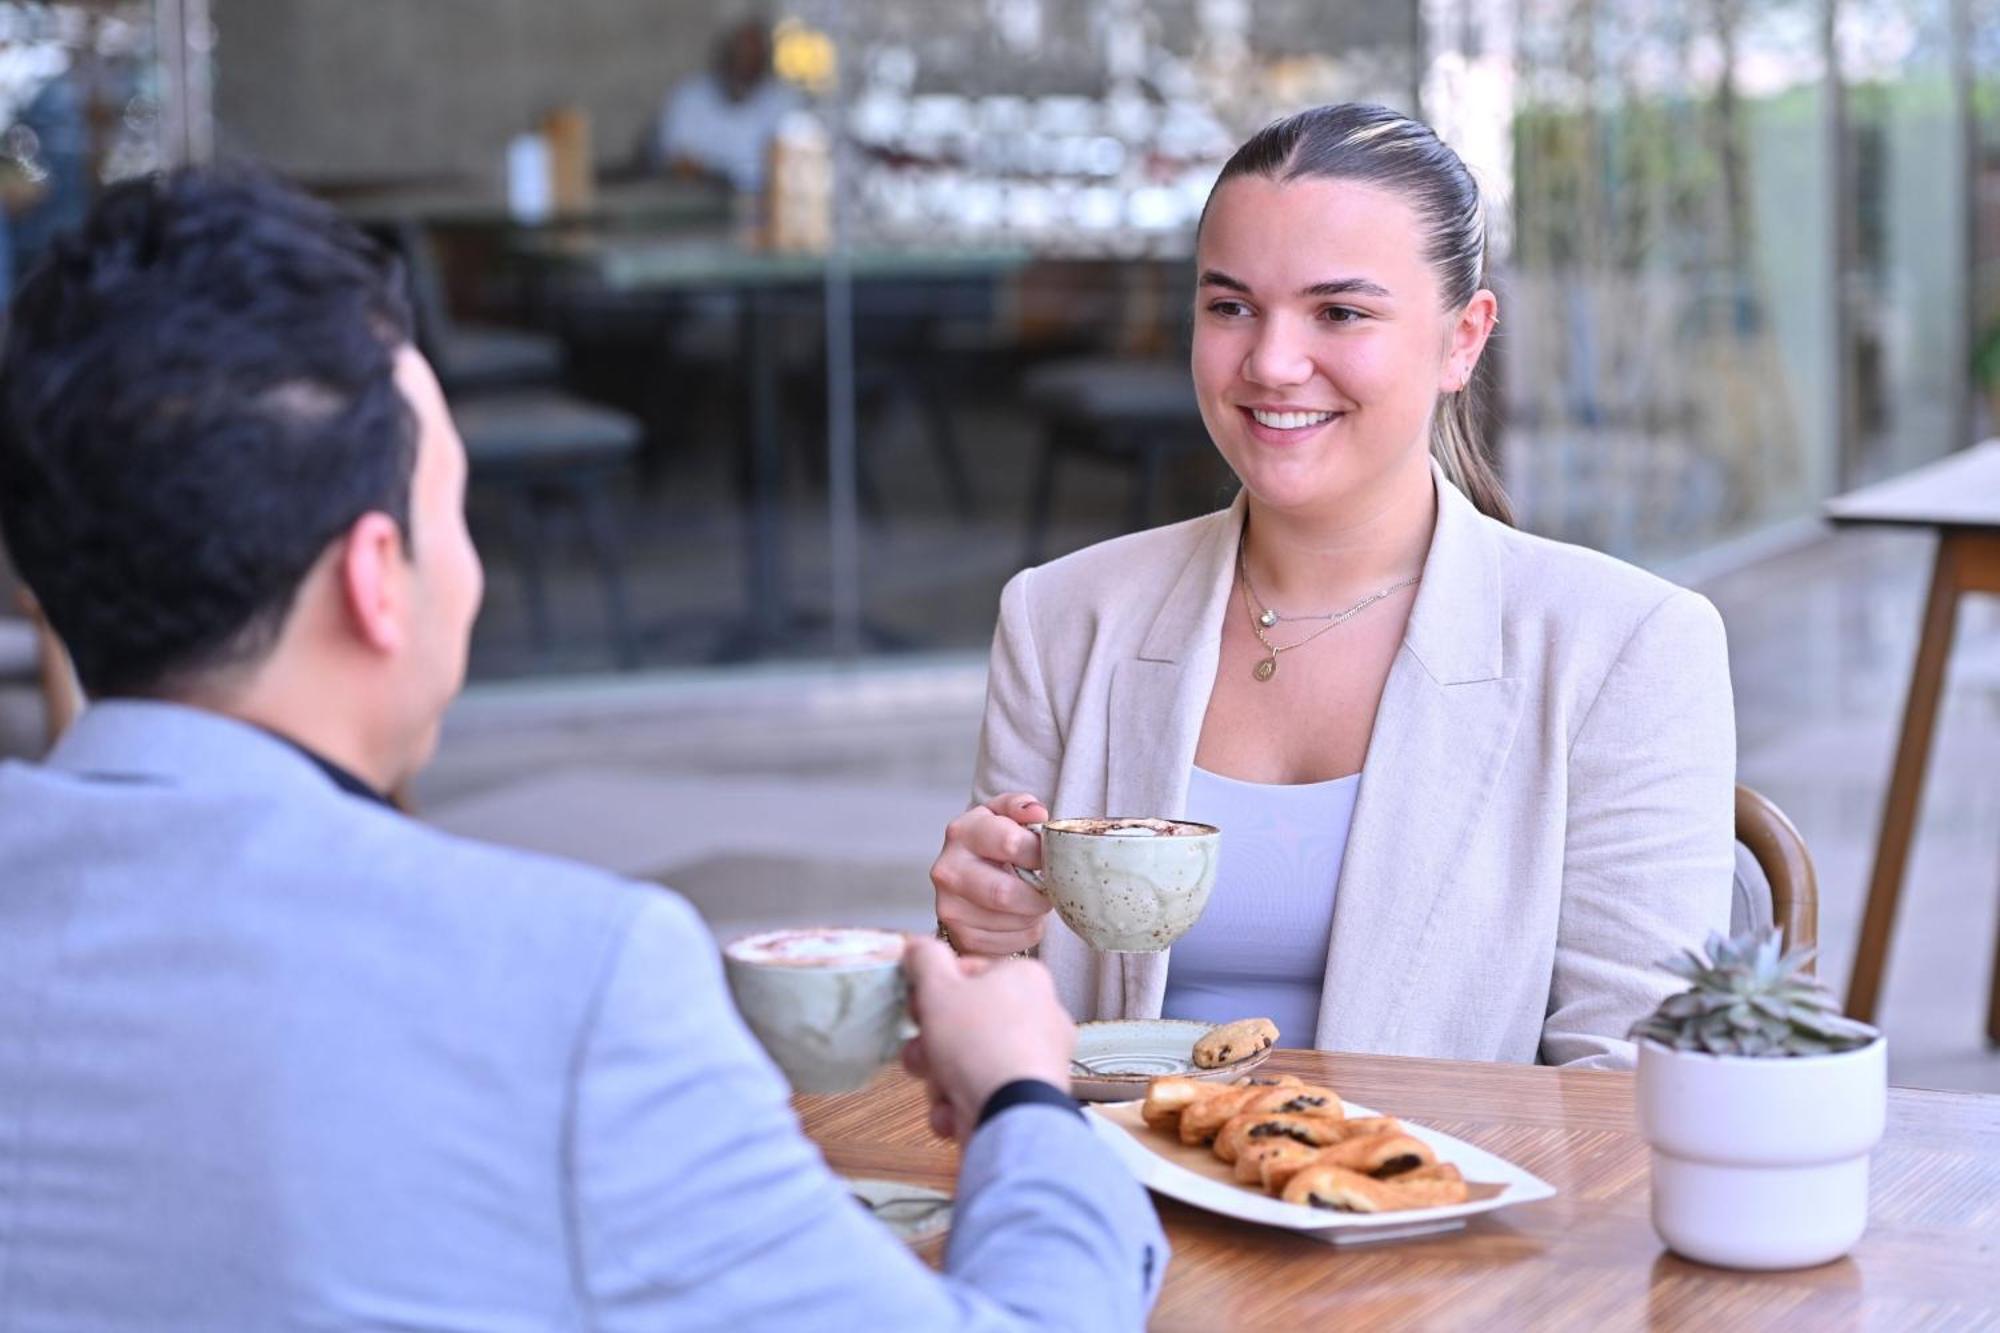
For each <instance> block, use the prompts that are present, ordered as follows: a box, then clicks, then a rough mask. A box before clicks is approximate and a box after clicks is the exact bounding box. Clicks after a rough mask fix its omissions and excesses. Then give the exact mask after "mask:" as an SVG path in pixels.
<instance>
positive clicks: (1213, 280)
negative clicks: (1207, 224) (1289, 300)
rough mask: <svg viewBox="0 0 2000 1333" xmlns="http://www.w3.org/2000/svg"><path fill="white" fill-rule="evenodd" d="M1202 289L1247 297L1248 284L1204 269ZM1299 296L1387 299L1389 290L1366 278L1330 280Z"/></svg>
mask: <svg viewBox="0 0 2000 1333" xmlns="http://www.w3.org/2000/svg"><path fill="white" fill-rule="evenodd" d="M1201 285H1202V286H1203V287H1220V288H1222V289H1223V290H1225V291H1231V292H1242V293H1243V294H1244V295H1246V296H1247V295H1249V293H1250V284H1248V283H1246V282H1244V281H1242V280H1241V279H1240V278H1232V277H1230V276H1229V275H1228V274H1227V273H1224V272H1223V271H1222V270H1221V269H1219V268H1211V269H1205V270H1203V272H1202V275H1201ZM1299 295H1300V296H1311V297H1328V296H1373V297H1378V298H1381V299H1384V300H1386V299H1388V297H1389V289H1388V288H1387V287H1384V286H1383V285H1382V284H1381V283H1379V282H1371V281H1369V280H1368V279H1367V278H1332V279H1329V280H1328V281H1326V282H1315V283H1313V284H1312V285H1311V286H1310V287H1302V288H1300V289H1299Z"/></svg>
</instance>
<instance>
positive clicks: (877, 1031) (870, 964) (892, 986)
mask: <svg viewBox="0 0 2000 1333" xmlns="http://www.w3.org/2000/svg"><path fill="white" fill-rule="evenodd" d="M903 944H904V941H903V937H902V936H901V935H899V934H896V933H895V932H894V931H888V930H870V929H867V928H865V927H845V926H835V927H824V928H819V929H804V930H773V931H767V932H765V933H763V934H761V935H752V936H749V937H747V938H745V939H740V940H735V941H732V942H731V943H730V944H729V945H727V946H726V947H725V948H724V949H723V951H722V965H723V971H724V973H725V974H726V975H727V976H728V978H729V989H730V991H731V993H732V994H734V995H735V997H736V1008H737V1010H738V1012H740V1013H741V1014H742V1015H743V1020H744V1022H746V1023H748V1024H749V1026H750V1031H751V1032H753V1033H755V1034H756V1037H757V1040H758V1041H760V1042H762V1043H763V1046H764V1049H765V1051H766V1052H768V1053H769V1055H770V1057H771V1059H772V1060H773V1061H774V1062H776V1064H777V1066H778V1068H780V1069H782V1070H784V1072H785V1077H786V1078H787V1079H789V1080H790V1081H791V1084H792V1091H794V1092H849V1091H852V1090H853V1089H855V1088H858V1087H860V1086H861V1085H863V1084H864V1083H866V1082H868V1080H869V1079H871V1078H873V1077H874V1076H875V1072H876V1071H877V1070H879V1069H880V1068H882V1066H883V1065H885V1064H887V1063H888V1062H889V1061H890V1060H892V1059H894V1058H895V1056H896V1052H897V1050H898V1049H899V1048H900V1047H901V1046H902V1044H903V1041H904V1040H905V1039H906V1038H907V1037H908V1036H909V1035H910V1033H911V1031H912V1030H913V1029H912V1028H911V1027H910V1020H909V1009H908V1005H907V1001H906V987H905V984H904V981H903Z"/></svg>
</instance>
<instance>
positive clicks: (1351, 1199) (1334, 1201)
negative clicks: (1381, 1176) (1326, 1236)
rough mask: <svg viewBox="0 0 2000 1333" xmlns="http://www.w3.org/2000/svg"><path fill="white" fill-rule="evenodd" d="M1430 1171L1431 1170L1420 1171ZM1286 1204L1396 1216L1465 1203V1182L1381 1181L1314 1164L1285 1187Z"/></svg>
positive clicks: (1439, 1178) (1426, 1179)
mask: <svg viewBox="0 0 2000 1333" xmlns="http://www.w3.org/2000/svg"><path fill="white" fill-rule="evenodd" d="M1419 1169H1421V1170H1428V1169H1429V1168H1428V1166H1426V1167H1423V1168H1419ZM1283 1197H1284V1200H1285V1202H1286V1203H1302V1204H1305V1205H1307V1206H1308V1207H1312V1208H1330V1209H1337V1210H1340V1211H1342V1212H1350V1213H1392V1212H1400V1211H1402V1210H1403V1209H1406V1208H1442V1207H1445V1206H1446V1205H1448V1204H1454V1203H1464V1202H1465V1200H1466V1188H1465V1182H1464V1181H1463V1180H1457V1179H1446V1178H1444V1177H1442V1176H1425V1177H1419V1178H1415V1179H1412V1178H1410V1175H1408V1174H1406V1175H1403V1176H1397V1177H1394V1178H1392V1179H1389V1180H1377V1179H1375V1178H1374V1177H1373V1176H1367V1175H1363V1174H1362V1173H1360V1172H1359V1171H1350V1170H1348V1169H1347V1168H1346V1167H1344V1166H1334V1165H1332V1164H1330V1163H1327V1162H1324V1161H1320V1162H1314V1163H1312V1164H1311V1165H1309V1166H1307V1167H1306V1168H1305V1169H1304V1170H1302V1171H1300V1172H1299V1173H1298V1174H1297V1175H1295V1176H1293V1177H1292V1179H1291V1183H1290V1184H1288V1185H1286V1186H1285V1192H1284V1196H1283Z"/></svg>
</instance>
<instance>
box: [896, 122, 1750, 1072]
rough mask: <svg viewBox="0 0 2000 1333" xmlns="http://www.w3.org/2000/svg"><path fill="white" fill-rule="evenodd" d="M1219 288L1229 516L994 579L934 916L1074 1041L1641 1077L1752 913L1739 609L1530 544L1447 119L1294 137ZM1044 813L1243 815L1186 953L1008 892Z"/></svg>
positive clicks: (1032, 848)
mask: <svg viewBox="0 0 2000 1333" xmlns="http://www.w3.org/2000/svg"><path fill="white" fill-rule="evenodd" d="M1196 264H1197V276H1198V287H1197V296H1196V309H1195V314H1194V353H1193V370H1194V380H1195V388H1196V393H1197V397H1198V398H1199V400H1200V404H1201V412H1202V417H1203V420H1204V422H1205V423H1206V425H1207V427H1208V430H1209V433H1210V435H1211V436H1212V437H1213V439H1214V441H1215V444H1216V447H1217V448H1218V449H1219V450H1220V451H1221V453H1222V456H1223V458H1224V459H1225V460H1226V461H1227V462H1228V463H1229V465H1230V467H1231V468H1232V469H1233V470H1234V471H1235V473H1236V475H1237V477H1238V478H1239V479H1240V480H1241V482H1242V491H1241V493H1240V494H1239V495H1238V497H1237V499H1236V502H1235V503H1234V504H1233V505H1231V506H1230V508H1229V509H1227V510H1225V511H1223V512H1221V513H1217V514H1211V515H1209V516H1207V517H1205V518H1199V519H1195V520H1193V521H1191V522H1187V523H1181V524H1177V525H1175V526H1172V527H1166V528H1159V529H1154V530H1152V531H1148V532H1141V533H1137V534H1134V535H1131V536H1127V537H1121V538H1119V539H1117V540H1115V541H1109V542H1104V543H1102V544H1100V545H1098V546H1094V547H1091V548H1089V549H1087V550H1083V551H1079V552H1077V553H1075V554H1073V555H1070V556H1068V557H1066V558H1064V559H1061V560H1058V561H1055V562H1053V563H1051V564H1048V565H1045V566H1042V567H1039V568H1035V569H1029V570H1025V571H1023V572H1022V573H1020V574H1018V575H1016V576H1015V578H1014V579H1013V580H1012V581H1011V582H1009V583H1008V585H1007V588H1006V591H1005V592H1004V593H1003V594H1002V595H1001V603H1000V621H999V628H998V631H997V634H996V637H995V642H994V647H993V663H992V675H991V680H990V683H989V686H988V698H987V708H986V720H985V727H984V731H983V735H982V738H981V745H980V756H979V768H978V773H977V777H976V782H975V794H976V799H978V800H979V801H980V804H978V805H976V806H974V807H973V808H972V809H971V810H969V811H968V812H967V813H966V814H965V815H963V816H961V817H960V818H959V819H957V820H955V821H954V822H953V823H952V825H951V826H950V828H949V830H948V831H947V834H946V838H945V846H944V850H943V852H942V853H941V854H940V856H939V857H938V860H937V863H936V865H935V866H934V867H933V868H932V872H931V878H932V882H933V884H934V886H935V887H936V890H937V914H938V920H939V922H940V924H941V926H942V927H943V928H944V930H945V931H946V932H947V934H948V937H949V938H950V939H951V940H952V941H953V942H954V943H955V945H956V946H957V947H958V948H959V949H961V950H963V951H966V952H971V953H982V954H1005V953H1013V952H1016V951H1018V950H1022V949H1027V948H1031V947H1035V946H1037V945H1039V946H1040V951H1041V956H1042V957H1043V958H1044V959H1045V960H1046V961H1047V962H1048V964H1049V966H1050V967H1051V968H1052V969H1053V970H1054V971H1055V973H1056V977H1057V981H1058V984H1059V986H1060V988H1061V990H1062V994H1063V998H1064V1001H1065V1002H1066V1003H1067V1004H1068V1005H1069V1006H1070V1008H1071V1011H1072V1012H1073V1013H1075V1014H1076V1015H1077V1017H1079V1018H1119V1017H1125V1018H1143V1017H1153V1016H1158V1015H1161V1014H1163V1013H1164V1014H1166V1015H1167V1016H1182V1017H1192V1018H1202V1019H1207V1020H1211V1021H1214V1020H1219V1019H1226V1018H1238V1017H1246V1016H1250V1015H1253V1014H1269V1015H1270V1016H1271V1017H1273V1018H1275V1019H1276V1020H1277V1021H1278V1024H1279V1027H1280V1029H1281V1031H1282V1032H1283V1033H1284V1037H1283V1038H1282V1039H1281V1041H1282V1044H1285V1045H1313V1046H1317V1047H1321V1048H1325V1049H1334V1050H1346V1051H1376V1052H1386V1053H1395V1054H1405V1055H1426V1056H1440V1057H1450V1058H1458V1059H1474V1060H1512V1061H1533V1060H1537V1059H1539V1060H1542V1061H1545V1062H1548V1063H1581V1064H1597V1065H1614V1066H1615V1065H1622V1064H1626V1063H1629V1062H1630V1060H1631V1058H1632V1048H1631V1046H1630V1044H1629V1043H1627V1042H1626V1041H1625V1040H1624V1037H1625V1032H1626V1029H1627V1027H1628V1026H1629V1025H1630V1024H1631V1023H1632V1021H1633V1020H1634V1019H1636V1018H1638V1017H1639V1016H1640V1015H1641V1014H1643V1013H1644V1012H1646V1011H1647V1010H1648V1009H1649V1008H1651V1006H1652V1005H1653V1004H1655V1003H1656V1002H1657V1001H1658V1000H1659V999H1660V998H1661V997H1662V995H1664V994H1665V993H1667V992H1668V991H1669V990H1671V989H1674V988H1675V983H1674V982H1673V979H1672V978H1671V977H1669V976H1666V975H1665V974H1663V973H1662V972H1661V971H1660V970H1659V967H1658V964H1659V961H1660V960H1661V959H1662V958H1665V957H1667V956H1669V955H1671V954H1672V953H1673V952H1674V951H1675V950H1676V949H1677V948H1680V947H1682V946H1695V945H1698V944H1700V943H1701V941H1702V940H1703V938H1704V937H1705V936H1706V934H1707V932H1708V931H1710V930H1712V929H1725V928H1726V927H1727V924H1728V918H1729V895H1730V883H1731V871H1732V862H1733V836H1734V835H1733V818H1734V816H1733V786H1734V766H1735V736H1734V721H1733V714H1732V708H1731V703H1730V692H1729V674H1728V664H1727V660H1726V651H1725V648H1724V643H1723V633H1722V624H1721V621H1720V619H1719V618H1718V617H1717V616H1716V614H1715V611H1714V609H1713V608H1712V607H1711V606H1709V604H1708V603H1707V602H1706V601H1705V600H1703V599H1702V598H1700V597H1698V596H1696V595H1695V594H1693V593H1690V592H1686V591H1684V590H1682V589H1679V588H1676V587H1674V586H1672V585H1671V584H1668V583H1665V582H1663V581H1661V580H1659V579H1657V578H1654V577H1653V576H1651V575H1649V574H1646V573H1644V572H1642V571H1640V570H1637V569H1634V568H1632V567H1630V566H1627V565H1624V564H1621V563H1619V562H1617V561H1615V560H1612V559H1609V558H1608V557H1605V556H1602V555H1598V554H1595V553H1593V552H1590V551H1586V550H1582V549H1579V548H1576V547H1571V546H1565V545H1562V544H1560V543H1556V542H1551V541H1545V540H1542V539H1539V538H1536V537H1532V536H1528V535H1526V534H1524V533H1521V532H1518V531H1516V530H1515V529H1514V528H1513V527H1512V526H1511V518H1510V514H1509V511H1508V506H1507V501H1506V498H1505V496H1504V494H1503V493H1502V491H1501V489H1500V486H1499V484H1498V481H1497V479H1496V478H1495V476H1494V474H1493V471H1492V469H1491V467H1490V466H1489V464H1488V463H1487V461H1486V459H1485V458H1484V456H1483V455H1482V454H1481V452H1480V450H1479V449H1478V447H1477V446H1476V444H1475V443H1474V441H1473V438H1472V434H1471V430H1470V424H1471V415H1470V412H1469V410H1468V404H1467V402H1466V397H1467V395H1466V388H1467V386H1468V385H1469V384H1471V383H1472V380H1473V374H1474V371H1475V369H1476V367H1477V366H1478V363H1479V358H1480V354H1481V352H1482V351H1483V349H1484V348H1485V345H1486V341H1487V338H1488V337H1489V335H1490V334H1491V333H1492V331H1493V327H1494V324H1495V320H1496V313H1497V302H1496V300H1495V298H1494V295H1493V293H1492V292H1491V291H1488V290H1487V289H1486V288H1485V286H1484V276H1485V230H1484V218H1483V213H1482V209H1481V205H1480V200H1479V194H1478V188H1477V186H1476V185H1475V184H1474V182H1473V180H1472V178H1471V176H1470V175H1469V174H1468V173H1467V171H1466V169H1465V166H1464V164H1463V163H1462V162H1460V161H1459V159H1458V157H1457V156H1456V155H1455V154H1454V153H1453V152H1452V151H1451V150H1450V149H1449V148H1447V147H1445V146H1444V145H1443V144H1442V143H1441V142H1439V141H1438V139H1437V137H1436V136H1435V135H1434V134H1432V133H1431V131H1430V130H1429V129H1427V128H1425V127H1424V126H1422V125H1419V124H1417V123H1415V122H1413V121H1411V120H1409V119H1407V118H1405V117H1403V116H1400V115H1397V114H1396V113H1394V112H1391V111H1388V110H1385V109H1383V108H1380V107H1368V106H1353V105H1349V106H1336V107H1323V108H1320V109H1317V110H1314V111H1308V112H1305V113H1303V114H1301V115H1298V116H1295V117H1293V118H1291V119H1289V120H1285V121H1281V122H1279V123H1278V124H1275V125H1273V126H1271V127H1269V128H1268V129H1266V130H1264V131H1263V132H1261V133H1259V134H1258V135H1257V136H1256V137H1255V138H1253V139H1251V140H1250V141H1249V142H1248V143H1246V144H1245V145H1244V146H1243V147H1242V148H1241V149H1240V150H1238V152H1237V153H1236V155H1235V156H1234V157H1233V158H1232V159H1231V160H1230V161H1229V163H1228V165H1227V166H1226V167H1224V169H1223V172H1222V175H1221V177H1220V179H1219V180H1218V182H1217V184H1216V187H1215V189H1214V192H1213V193H1212V194H1211V195H1210V197H1209V201H1208V207H1207V211H1206V213H1205V214H1204V217H1203V221H1202V226H1201V232H1200V236H1199V240H1198V243H1197V251H1196ZM1051 809H1053V810H1055V811H1059V812H1061V813H1064V814H1118V815H1125V814H1149V815H1177V816H1183V817H1187V818H1193V819H1200V820H1205V821H1207V822H1212V823H1216V824H1219V825H1220V826H1222V828H1223V829H1224V843H1223V846H1224V851H1223V857H1222V869H1221V873H1220V877H1219V879H1218V882H1217V884H1216V888H1215V891H1214V893H1213V895H1212V897H1211V899H1210V903H1209V907H1208V909H1207V911H1206V913H1205V914H1204V916H1203V919H1202V920H1201V922H1199V923H1198V924H1197V925H1196V926H1195V928H1194V929H1193V930H1192V931H1190V932H1189V933H1188V935H1187V936H1186V937H1184V938H1183V939H1182V940H1181V941H1180V942H1179V943H1178V944H1177V945H1176V946H1175V947H1174V949H1173V950H1172V951H1171V953H1170V954H1165V953H1162V954H1098V953H1094V952H1093V951H1092V950H1090V948H1089V947H1088V946H1086V945H1085V944H1083V943H1082V941H1080V940H1079V939H1077V938H1076V937H1075V936H1074V935H1073V934H1071V933H1070V932H1069V931H1068V930H1067V929H1066V928H1064V927H1063V925H1062V923H1061V922H1060V921H1055V920H1052V919H1050V918H1049V916H1048V903H1047V900H1046V899H1044V898H1042V897H1041V896H1040V895H1038V894H1037V893H1036V892H1035V891H1034V890H1033V889H1031V888H1029V887H1028V886H1027V885H1025V884H1024V883H1022V882H1021V881H1020V880H1019V879H1018V878H1017V877H1016V876H1014V875H1013V874H1012V873H1010V869H1009V867H1010V865H1022V866H1034V865H1036V864H1038V859H1039V847H1038V843H1037V839H1036V836H1035V834H1034V833H1033V832H1032V831H1031V830H1030V829H1029V827H1028V826H1029V825H1031V824H1033V823H1034V822H1035V821H1037V820H1040V819H1044V818H1046V817H1048V814H1049V811H1050V810H1051Z"/></svg>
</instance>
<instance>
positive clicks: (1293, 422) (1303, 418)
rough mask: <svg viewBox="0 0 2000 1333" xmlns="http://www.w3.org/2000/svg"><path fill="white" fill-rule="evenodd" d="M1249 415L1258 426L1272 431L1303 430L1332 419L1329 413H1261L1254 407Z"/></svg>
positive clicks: (1331, 414)
mask: <svg viewBox="0 0 2000 1333" xmlns="http://www.w3.org/2000/svg"><path fill="white" fill-rule="evenodd" d="M1250 415H1251V416H1252V417H1255V418H1256V420H1257V424H1258V425H1260V426H1268V427H1270V428H1271V429H1272V430H1304V429H1305V428H1306V427H1308V426H1317V425H1319V424H1320V423H1322V422H1326V421H1331V420H1333V417H1334V414H1333V413H1331V412H1262V411H1259V410H1258V409H1256V408H1254V407H1253V408H1251V409H1250Z"/></svg>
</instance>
